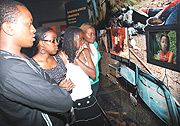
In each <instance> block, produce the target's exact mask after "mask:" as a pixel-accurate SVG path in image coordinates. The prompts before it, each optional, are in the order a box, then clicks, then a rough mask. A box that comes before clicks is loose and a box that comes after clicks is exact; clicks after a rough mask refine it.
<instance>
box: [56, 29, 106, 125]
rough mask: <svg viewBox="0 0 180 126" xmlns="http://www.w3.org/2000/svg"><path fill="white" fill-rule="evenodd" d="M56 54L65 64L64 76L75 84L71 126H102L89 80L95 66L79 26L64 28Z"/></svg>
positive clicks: (94, 73) (94, 75)
mask: <svg viewBox="0 0 180 126" xmlns="http://www.w3.org/2000/svg"><path fill="white" fill-rule="evenodd" d="M58 54H59V55H60V57H61V58H62V60H63V61H64V64H65V65H66V68H67V74H66V78H70V79H71V81H72V82H73V83H74V84H75V88H73V89H72V93H71V97H72V99H73V101H74V103H73V108H74V112H75V123H74V124H73V126H95V125H97V126H103V125H104V120H103V116H102V114H101V110H100V109H99V106H98V104H97V100H96V98H95V97H94V96H93V94H92V89H91V84H90V81H89V76H90V77H92V78H95V77H96V72H95V67H94V64H93V62H92V60H91V56H90V53H89V51H88V49H87V48H86V47H85V46H84V42H83V34H82V31H81V30H80V28H78V27H75V26H70V27H68V28H67V29H66V31H65V34H64V43H63V45H62V50H61V51H60V52H59V53H58ZM87 73H88V74H87ZM88 75H89V76H88Z"/></svg>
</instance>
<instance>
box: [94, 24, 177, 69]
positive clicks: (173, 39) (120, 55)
mask: <svg viewBox="0 0 180 126" xmlns="http://www.w3.org/2000/svg"><path fill="white" fill-rule="evenodd" d="M145 30H146V32H145V35H146V48H147V62H148V63H151V64H154V65H158V66H161V67H164V68H168V69H171V70H174V71H178V72H180V68H179V67H178V65H180V56H179V55H177V54H179V51H180V45H179V43H180V42H179V41H180V34H179V32H180V31H179V29H178V28H177V26H175V25H167V26H158V27H147V28H146V29H145ZM178 38H179V39H178ZM97 41H98V43H99V44H100V45H103V46H104V47H105V50H106V51H107V52H108V53H111V57H112V58H114V59H116V60H124V59H125V60H127V61H129V60H130V53H129V47H130V43H129V35H128V29H127V28H116V29H108V30H107V29H102V30H98V31H97Z"/></svg>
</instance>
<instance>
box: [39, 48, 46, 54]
mask: <svg viewBox="0 0 180 126" xmlns="http://www.w3.org/2000/svg"><path fill="white" fill-rule="evenodd" d="M40 53H41V54H45V53H46V50H45V48H44V47H43V46H42V47H41V50H40Z"/></svg>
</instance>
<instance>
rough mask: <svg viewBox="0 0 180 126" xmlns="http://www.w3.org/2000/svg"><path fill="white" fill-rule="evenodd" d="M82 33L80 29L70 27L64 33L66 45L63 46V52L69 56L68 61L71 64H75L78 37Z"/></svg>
mask: <svg viewBox="0 0 180 126" xmlns="http://www.w3.org/2000/svg"><path fill="white" fill-rule="evenodd" d="M80 32H82V31H81V29H80V28H79V27H76V26H69V27H68V28H67V29H66V30H65V33H64V43H63V44H62V51H65V53H66V55H67V56H68V60H69V62H70V63H73V62H74V59H75V57H76V51H77V46H76V39H75V38H76V36H77V35H79V33H80Z"/></svg>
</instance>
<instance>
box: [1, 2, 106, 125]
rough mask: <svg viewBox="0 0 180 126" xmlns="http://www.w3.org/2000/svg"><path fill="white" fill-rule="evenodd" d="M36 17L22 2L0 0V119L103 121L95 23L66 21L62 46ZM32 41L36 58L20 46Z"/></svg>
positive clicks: (3, 121)
mask: <svg viewBox="0 0 180 126" xmlns="http://www.w3.org/2000/svg"><path fill="white" fill-rule="evenodd" d="M32 21H33V18H32V15H31V13H30V12H29V10H28V9H27V8H26V7H25V6H24V5H23V4H22V3H20V2H17V1H13V0H3V1H2V2H0V61H1V62H0V124H2V125H3V126H11V125H18V126H32V125H33V126H45V125H47V126H56V125H57V126H61V125H62V126H63V125H72V126H93V125H98V126H103V125H104V119H103V115H102V113H101V110H100V108H99V106H98V103H97V100H96V93H97V91H98V87H99V78H98V77H99V68H98V62H99V60H100V58H101V56H100V53H99V51H98V50H97V46H98V45H97V42H96V41H95V38H96V35H95V29H94V27H93V26H91V25H89V24H88V23H84V24H82V25H81V27H76V26H70V27H68V28H67V29H66V31H65V33H64V42H63V44H62V47H61V50H60V51H58V45H59V41H58V39H57V34H56V32H55V31H54V30H53V29H51V28H49V27H43V26H41V27H38V28H37V29H35V28H34V26H33V25H32ZM33 44H34V47H36V50H37V53H36V54H35V55H34V56H33V57H32V58H29V57H27V56H26V55H24V54H22V53H21V52H20V51H21V48H23V47H31V46H33ZM73 113H74V114H73ZM72 115H73V116H72ZM72 117H74V118H72ZM72 119H74V121H73V120H72Z"/></svg>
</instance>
